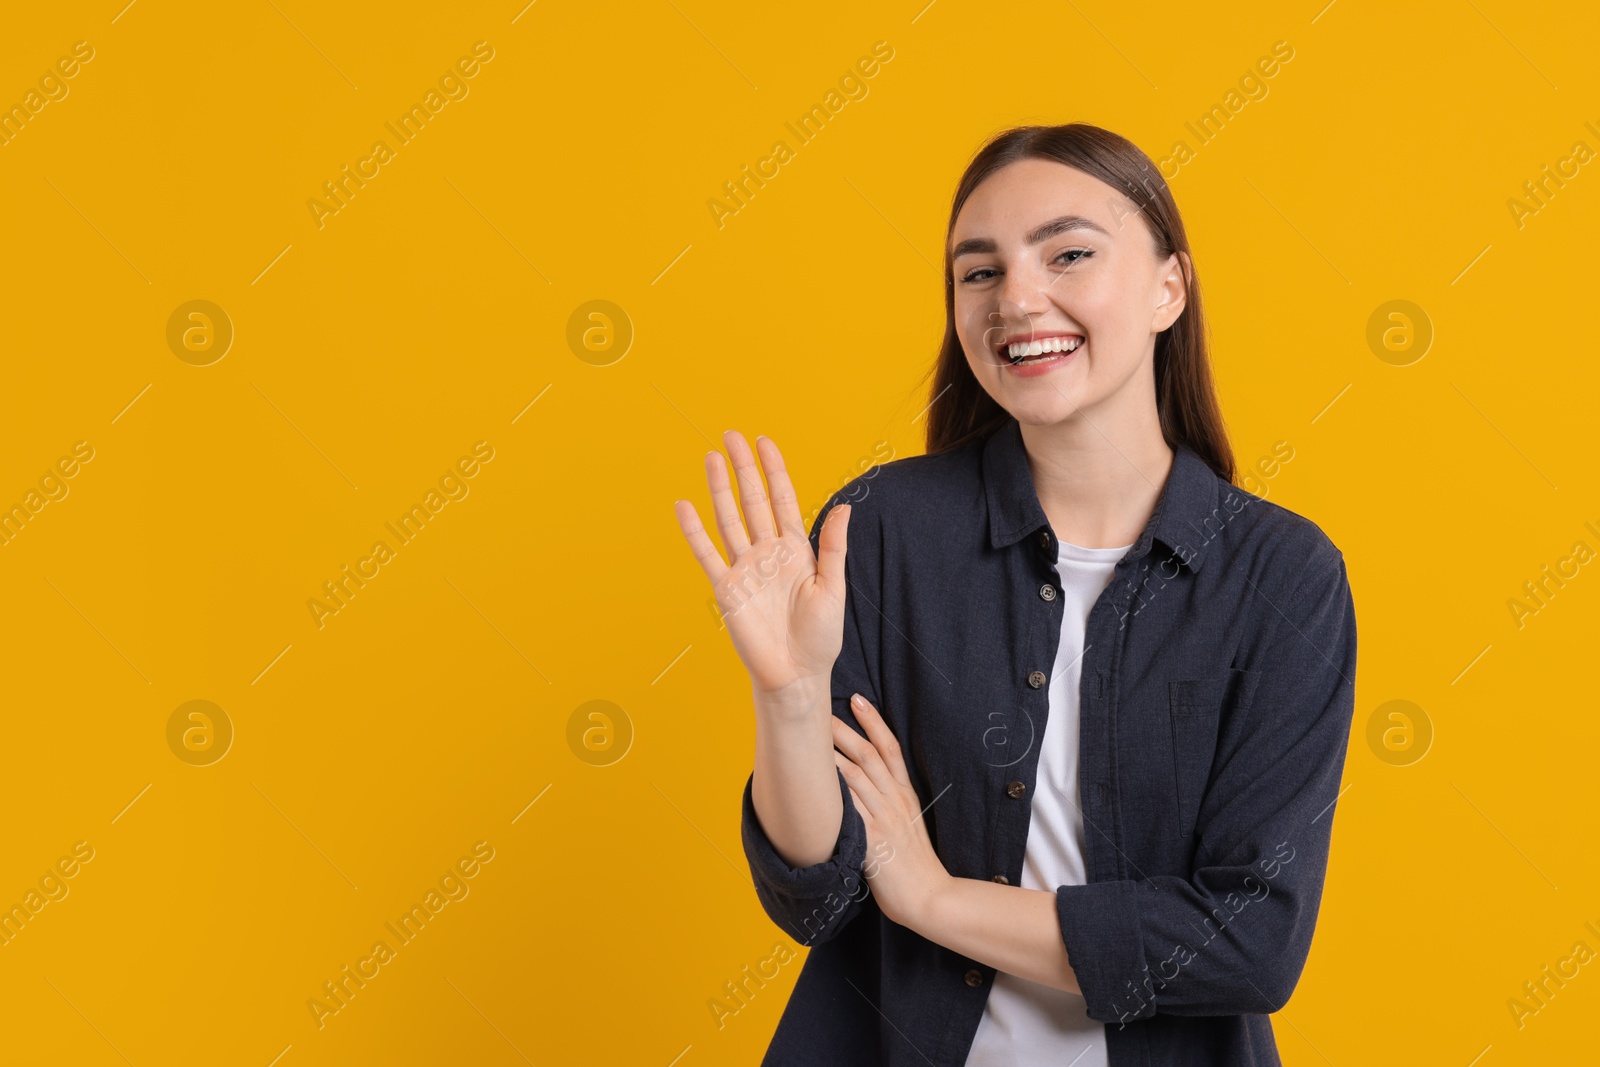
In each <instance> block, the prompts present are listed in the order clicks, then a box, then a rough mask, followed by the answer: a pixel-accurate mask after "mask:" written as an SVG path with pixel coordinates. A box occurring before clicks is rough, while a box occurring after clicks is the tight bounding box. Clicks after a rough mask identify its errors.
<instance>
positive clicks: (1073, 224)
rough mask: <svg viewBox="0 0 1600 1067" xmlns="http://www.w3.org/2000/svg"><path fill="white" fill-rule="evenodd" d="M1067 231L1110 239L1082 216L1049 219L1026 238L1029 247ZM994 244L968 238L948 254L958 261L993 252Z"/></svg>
mask: <svg viewBox="0 0 1600 1067" xmlns="http://www.w3.org/2000/svg"><path fill="white" fill-rule="evenodd" d="M1068 230H1093V231H1094V232H1095V233H1098V234H1104V235H1105V236H1107V237H1110V236H1111V234H1109V233H1107V232H1106V230H1105V228H1104V227H1102V226H1101V225H1100V224H1099V223H1097V222H1095V221H1094V220H1093V219H1089V218H1085V217H1084V216H1082V215H1062V216H1061V217H1060V218H1057V219H1051V220H1050V221H1049V222H1046V223H1044V224H1043V225H1041V226H1038V227H1035V228H1034V229H1033V230H1032V231H1031V232H1030V233H1029V234H1028V236H1027V242H1028V244H1030V245H1036V244H1039V243H1040V242H1043V241H1048V240H1050V238H1052V237H1054V236H1056V235H1057V234H1061V233H1066V232H1067V231H1068ZM995 247H996V246H995V243H994V241H992V240H990V239H989V238H987V237H969V238H967V239H966V240H965V241H962V242H961V243H960V244H958V245H956V247H955V250H954V251H953V252H951V253H950V258H951V259H960V258H961V257H962V256H966V255H973V254H977V253H985V252H993V251H995Z"/></svg>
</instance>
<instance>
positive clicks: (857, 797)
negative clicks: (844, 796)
mask: <svg viewBox="0 0 1600 1067" xmlns="http://www.w3.org/2000/svg"><path fill="white" fill-rule="evenodd" d="M845 788H846V789H849V791H850V799H851V801H852V802H853V803H854V804H855V806H856V811H858V812H865V811H866V810H867V806H866V804H864V803H863V802H862V800H861V794H860V793H857V792H856V791H855V790H854V789H850V787H849V786H846V787H845ZM866 821H867V820H866V819H865V818H863V819H862V820H861V823H862V825H863V826H864V825H866Z"/></svg>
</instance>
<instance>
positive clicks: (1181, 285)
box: [1151, 252, 1192, 333]
mask: <svg viewBox="0 0 1600 1067" xmlns="http://www.w3.org/2000/svg"><path fill="white" fill-rule="evenodd" d="M1162 270H1164V271H1165V274H1164V275H1163V276H1162V278H1161V289H1160V292H1161V300H1160V302H1159V303H1157V304H1156V309H1155V320H1154V321H1153V322H1152V323H1151V325H1152V326H1153V327H1154V328H1155V331H1154V332H1156V333H1160V332H1161V331H1162V330H1165V329H1166V328H1167V327H1169V326H1171V325H1172V324H1173V323H1174V322H1177V321H1178V316H1179V315H1181V314H1183V309H1184V306H1185V305H1186V304H1187V303H1188V294H1189V287H1188V285H1187V284H1186V279H1187V278H1188V276H1189V272H1190V270H1192V265H1191V264H1190V262H1189V255H1188V253H1186V252H1174V253H1172V255H1170V256H1168V257H1167V261H1166V263H1164V264H1162Z"/></svg>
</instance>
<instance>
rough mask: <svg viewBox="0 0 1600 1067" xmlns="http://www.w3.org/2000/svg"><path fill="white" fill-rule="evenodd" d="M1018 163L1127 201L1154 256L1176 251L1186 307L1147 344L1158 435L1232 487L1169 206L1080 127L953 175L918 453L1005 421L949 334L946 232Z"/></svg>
mask: <svg viewBox="0 0 1600 1067" xmlns="http://www.w3.org/2000/svg"><path fill="white" fill-rule="evenodd" d="M1021 159H1049V160H1054V161H1055V162H1057V163H1065V164H1066V165H1067V166H1069V167H1073V168H1075V169H1077V170H1080V171H1082V172H1084V173H1085V174H1087V175H1089V176H1090V177H1092V178H1098V179H1099V180H1100V181H1102V182H1105V183H1106V184H1107V185H1109V186H1111V187H1112V188H1113V189H1117V190H1120V191H1122V192H1124V193H1126V194H1127V195H1128V197H1129V199H1131V200H1132V201H1133V202H1134V204H1135V205H1136V206H1137V207H1138V209H1139V211H1138V213H1139V215H1140V216H1141V217H1142V218H1143V219H1144V221H1145V225H1146V226H1147V227H1148V228H1149V230H1150V232H1151V234H1152V235H1153V237H1154V239H1155V245H1156V253H1157V255H1158V257H1159V258H1162V259H1165V258H1166V257H1167V256H1170V255H1172V253H1174V252H1182V253H1183V256H1182V257H1180V263H1184V266H1185V269H1184V283H1185V289H1186V293H1187V300H1186V303H1185V305H1184V309H1183V311H1182V312H1181V313H1180V314H1179V315H1178V318H1177V321H1176V322H1174V323H1173V324H1172V325H1171V326H1169V327H1168V328H1167V329H1166V330H1164V331H1162V333H1161V334H1160V335H1158V336H1157V337H1156V349H1155V367H1154V369H1155V391H1156V408H1157V410H1158V412H1159V413H1160V417H1161V434H1162V436H1163V437H1164V438H1166V442H1167V446H1168V447H1169V448H1173V449H1176V448H1177V447H1178V446H1179V445H1186V446H1188V447H1189V448H1190V449H1191V450H1193V451H1194V452H1195V453H1196V454H1197V455H1198V456H1199V457H1200V458H1201V459H1203V460H1205V462H1206V465H1207V466H1209V467H1210V468H1211V469H1212V470H1213V471H1215V472H1216V473H1217V475H1218V476H1219V477H1221V478H1224V479H1226V480H1227V482H1228V483H1229V484H1230V485H1231V484H1233V479H1234V461H1233V447H1232V446H1231V445H1230V444H1229V443H1228V435H1227V431H1226V430H1225V429H1224V427H1223V424H1222V409H1221V408H1220V406H1219V405H1218V404H1217V396H1216V387H1215V384H1214V383H1213V381H1212V377H1211V359H1210V355H1209V353H1208V350H1207V346H1206V329H1205V316H1204V315H1203V314H1202V313H1201V309H1200V281H1199V279H1198V277H1196V274H1195V270H1194V267H1193V259H1192V257H1190V253H1189V238H1188V235H1187V234H1185V233H1184V229H1183V219H1182V218H1181V217H1180V216H1179V215H1178V206H1177V204H1176V203H1174V202H1173V199H1172V193H1171V191H1170V190H1169V189H1168V188H1167V183H1166V182H1165V181H1164V180H1163V179H1162V177H1161V172H1160V171H1159V170H1158V169H1156V166H1155V164H1154V163H1152V162H1151V160H1150V157H1149V156H1147V155H1145V154H1144V152H1142V151H1141V150H1140V149H1139V147H1138V146H1137V145H1135V144H1134V143H1133V142H1132V141H1130V140H1128V139H1127V138H1125V137H1121V136H1119V135H1117V134H1115V133H1112V132H1111V131H1110V130H1104V129H1101V128H1100V127H1099V126H1091V125H1089V124H1088V123H1083V122H1074V123H1070V124H1068V125H1065V126H1019V127H1016V128H1015V129H1011V130H1007V131H1005V132H1004V133H1001V134H999V135H998V136H996V137H995V138H994V139H992V140H991V141H989V143H988V144H986V145H984V146H983V148H981V149H980V150H979V151H978V153H977V155H976V156H974V157H973V159H972V162H971V163H970V164H968V166H967V170H966V173H964V174H963V175H962V176H961V183H960V184H959V185H958V186H957V187H956V195H955V200H954V202H953V203H952V204H951V206H950V225H949V226H948V227H947V228H946V229H945V240H944V343H943V344H942V345H941V346H940V348H939V360H938V362H937V363H936V364H935V365H934V368H933V370H932V372H931V373H932V375H933V383H932V386H931V390H930V391H931V392H932V394H933V400H932V402H931V403H930V404H929V408H928V439H927V451H928V452H929V454H932V453H935V452H944V451H948V450H950V449H953V448H959V447H961V446H962V445H964V444H967V443H968V442H970V441H973V440H975V439H978V438H982V437H987V436H988V435H989V434H990V433H992V432H993V431H994V430H995V429H997V428H998V427H1000V426H1001V425H1003V424H1004V423H1005V421H1006V420H1007V419H1009V418H1011V414H1010V413H1009V412H1007V411H1006V410H1005V409H1004V408H1002V407H1001V406H1000V405H999V404H998V403H996V402H995V399H994V398H993V397H991V396H990V395H989V394H988V393H987V392H985V391H984V388H983V386H982V385H980V384H979V383H978V379H977V378H975V377H973V375H972V368H971V367H969V366H968V365H967V360H966V356H965V354H964V353H963V351H962V348H961V338H960V337H959V336H958V335H957V333H956V311H955V299H956V298H955V292H956V285H955V269H954V267H953V265H952V263H951V260H950V238H951V236H952V234H953V233H954V232H955V226H956V216H957V215H959V214H960V213H961V206H962V205H963V204H965V203H966V202H967V198H968V197H969V196H971V195H972V192H973V190H974V189H976V188H977V187H978V186H979V184H981V183H982V182H983V180H984V179H985V178H987V177H989V176H990V175H991V174H993V173H994V172H995V171H997V170H999V169H1000V168H1001V167H1004V166H1006V165H1007V164H1009V163H1015V162H1016V161H1018V160H1021ZM1186 259H1187V262H1186V263H1185V260H1186Z"/></svg>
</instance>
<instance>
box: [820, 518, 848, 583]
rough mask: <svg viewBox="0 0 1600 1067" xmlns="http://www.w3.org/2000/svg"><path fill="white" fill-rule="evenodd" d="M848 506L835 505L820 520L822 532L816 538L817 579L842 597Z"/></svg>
mask: <svg viewBox="0 0 1600 1067" xmlns="http://www.w3.org/2000/svg"><path fill="white" fill-rule="evenodd" d="M849 530H850V505H849V504H835V505H834V506H833V507H831V508H829V509H828V515H827V517H826V518H825V519H823V520H822V531H821V533H819V534H818V536H817V577H819V578H821V579H822V581H823V582H825V583H826V584H827V585H828V588H829V589H831V590H833V592H834V595H836V596H839V597H843V596H844V587H845V586H844V554H845V548H846V546H847V545H848V544H849V536H848V535H849Z"/></svg>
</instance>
